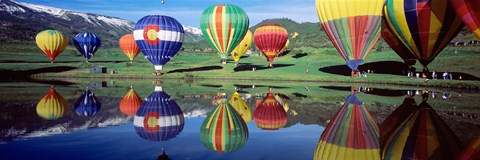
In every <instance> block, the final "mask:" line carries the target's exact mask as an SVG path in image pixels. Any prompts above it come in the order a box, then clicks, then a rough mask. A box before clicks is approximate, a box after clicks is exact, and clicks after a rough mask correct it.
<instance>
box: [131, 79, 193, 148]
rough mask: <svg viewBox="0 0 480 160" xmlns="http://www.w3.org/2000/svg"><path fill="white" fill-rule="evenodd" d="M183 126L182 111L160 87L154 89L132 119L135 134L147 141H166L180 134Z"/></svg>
mask: <svg viewBox="0 0 480 160" xmlns="http://www.w3.org/2000/svg"><path fill="white" fill-rule="evenodd" d="M184 124H185V121H184V118H183V112H182V109H180V107H179V106H178V104H177V103H176V102H175V101H174V100H173V99H171V98H170V96H169V95H168V94H167V93H165V92H164V91H163V89H162V87H161V86H156V87H155V91H154V92H153V93H152V94H150V96H148V98H147V99H146V100H145V101H144V102H143V103H142V106H141V107H140V109H138V111H137V114H136V115H135V118H134V119H133V125H134V127H135V131H136V132H137V134H138V135H139V136H140V137H142V138H143V139H146V140H149V141H168V140H170V139H172V138H174V137H176V136H177V135H178V134H180V132H182V130H183V125H184Z"/></svg>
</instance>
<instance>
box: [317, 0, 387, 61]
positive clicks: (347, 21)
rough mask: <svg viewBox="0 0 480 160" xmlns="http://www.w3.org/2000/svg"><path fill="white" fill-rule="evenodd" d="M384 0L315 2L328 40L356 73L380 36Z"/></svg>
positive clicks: (318, 0) (326, 0)
mask: <svg viewBox="0 0 480 160" xmlns="http://www.w3.org/2000/svg"><path fill="white" fill-rule="evenodd" d="M384 3H385V0H341V1H339V0H316V8H317V14H318V17H319V19H320V23H321V24H322V27H323V30H324V31H325V33H327V35H328V38H329V39H330V41H332V43H333V45H334V46H335V48H336V49H337V51H338V52H339V53H340V55H341V56H342V57H343V59H345V61H346V62H347V66H348V67H349V68H350V69H352V70H357V68H358V66H359V65H360V64H361V63H363V60H365V58H367V56H368V54H370V51H371V50H372V48H373V46H375V43H377V40H378V38H379V37H380V30H381V25H382V9H383V5H384Z"/></svg>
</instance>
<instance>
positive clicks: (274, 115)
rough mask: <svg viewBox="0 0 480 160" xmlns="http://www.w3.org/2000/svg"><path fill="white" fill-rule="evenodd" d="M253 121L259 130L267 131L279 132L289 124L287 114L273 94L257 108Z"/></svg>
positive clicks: (268, 95)
mask: <svg viewBox="0 0 480 160" xmlns="http://www.w3.org/2000/svg"><path fill="white" fill-rule="evenodd" d="M253 121H254V122H255V124H256V125H257V126H258V128H261V129H265V130H277V129H279V128H283V127H284V126H285V125H286V124H287V113H286V112H285V110H284V109H283V106H282V105H281V104H280V102H278V101H277V100H276V99H275V97H274V95H273V94H272V93H268V94H267V96H266V97H265V99H263V101H262V102H261V103H260V104H259V105H258V106H257V108H256V109H255V111H254V113H253Z"/></svg>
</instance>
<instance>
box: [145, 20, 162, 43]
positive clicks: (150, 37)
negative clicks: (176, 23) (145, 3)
mask: <svg viewBox="0 0 480 160" xmlns="http://www.w3.org/2000/svg"><path fill="white" fill-rule="evenodd" d="M158 32H160V27H158V25H154V24H150V25H148V26H146V27H145V29H144V30H143V38H144V39H145V42H147V43H148V44H150V45H157V44H159V43H160V39H159V38H158Z"/></svg>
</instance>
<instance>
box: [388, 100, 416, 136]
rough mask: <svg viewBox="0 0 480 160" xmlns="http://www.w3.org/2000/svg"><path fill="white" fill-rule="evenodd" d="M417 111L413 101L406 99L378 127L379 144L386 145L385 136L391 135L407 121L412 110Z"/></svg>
mask: <svg viewBox="0 0 480 160" xmlns="http://www.w3.org/2000/svg"><path fill="white" fill-rule="evenodd" d="M415 109H417V104H416V102H415V99H413V98H412V97H407V98H405V99H404V100H403V103H402V104H401V105H400V106H398V107H397V109H395V111H393V112H392V113H391V114H390V115H389V116H388V117H387V118H386V119H385V120H384V121H383V122H382V125H380V142H381V144H385V143H386V136H387V135H392V134H393V133H394V132H395V130H396V129H397V128H398V127H399V126H400V125H401V124H402V123H403V122H404V121H405V120H406V119H407V116H406V115H409V114H410V113H411V112H412V110H415Z"/></svg>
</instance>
